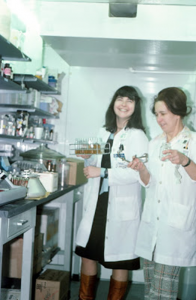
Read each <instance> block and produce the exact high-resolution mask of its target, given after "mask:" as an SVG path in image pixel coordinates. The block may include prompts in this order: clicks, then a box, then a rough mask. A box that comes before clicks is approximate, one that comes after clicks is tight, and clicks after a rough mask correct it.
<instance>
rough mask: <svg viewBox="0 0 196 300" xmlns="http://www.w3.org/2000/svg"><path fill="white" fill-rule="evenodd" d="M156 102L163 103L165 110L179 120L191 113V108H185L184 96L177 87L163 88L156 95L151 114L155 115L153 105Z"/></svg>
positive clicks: (185, 99)
mask: <svg viewBox="0 0 196 300" xmlns="http://www.w3.org/2000/svg"><path fill="white" fill-rule="evenodd" d="M158 101H163V102H165V104H166V106H167V108H168V109H169V110H170V111H171V112H172V114H174V115H178V116H180V117H181V118H184V117H185V116H188V115H189V114H190V113H191V111H192V108H191V107H190V106H187V97H186V94H185V93H184V92H183V91H182V90H181V89H179V88H177V87H169V88H165V89H163V90H161V91H160V92H159V93H158V96H156V97H155V98H154V103H153V107H152V113H153V114H155V104H156V103H157V102H158Z"/></svg>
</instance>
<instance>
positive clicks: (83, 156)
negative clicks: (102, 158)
mask: <svg viewBox="0 0 196 300" xmlns="http://www.w3.org/2000/svg"><path fill="white" fill-rule="evenodd" d="M76 156H77V157H82V158H84V159H88V158H90V157H91V155H89V154H84V155H83V154H77V155H76Z"/></svg>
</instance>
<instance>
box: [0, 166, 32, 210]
mask: <svg viewBox="0 0 196 300" xmlns="http://www.w3.org/2000/svg"><path fill="white" fill-rule="evenodd" d="M0 171H1V173H0V206H2V205H4V204H7V203H9V202H12V201H15V200H18V199H22V198H25V197H26V194H27V188H26V187H24V186H17V185H14V184H13V183H12V182H11V181H10V180H9V179H8V178H7V175H6V174H5V173H4V172H3V171H2V170H0Z"/></svg>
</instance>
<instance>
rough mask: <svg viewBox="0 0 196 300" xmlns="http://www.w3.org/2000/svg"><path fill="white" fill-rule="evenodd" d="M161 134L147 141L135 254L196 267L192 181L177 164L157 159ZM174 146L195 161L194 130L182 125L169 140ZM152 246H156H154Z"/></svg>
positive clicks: (195, 189)
mask: <svg viewBox="0 0 196 300" xmlns="http://www.w3.org/2000/svg"><path fill="white" fill-rule="evenodd" d="M165 140H166V137H165V134H162V135H159V136H158V137H157V138H155V139H154V140H152V141H151V142H150V143H149V171H150V172H151V180H150V183H149V185H148V186H147V188H146V200H145V204H144V210H143V213H142V221H141V224H140V229H139V233H138V240H137V246H136V253H137V255H139V256H141V257H144V258H146V259H148V260H152V255H153V251H154V249H155V255H154V260H155V262H157V263H161V264H166V265H171V266H182V267H183V266H184V267H186V266H196V182H195V181H193V180H192V179H191V178H190V177H189V175H188V174H187V173H186V171H185V169H184V168H183V167H182V166H181V165H180V166H179V169H178V172H177V169H176V167H177V165H174V164H172V163H171V162H170V161H168V162H163V161H161V160H160V159H159V150H160V147H161V145H162V143H163V142H165ZM171 148H172V149H176V150H178V151H180V152H182V153H184V154H185V155H187V156H188V157H190V158H191V159H192V160H193V161H194V162H196V133H195V132H191V131H190V130H189V129H188V128H187V127H185V128H184V129H183V130H182V132H181V133H180V134H179V135H178V136H177V137H176V138H174V139H173V140H172V141H171ZM155 245H156V248H155Z"/></svg>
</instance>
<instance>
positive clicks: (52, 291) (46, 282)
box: [35, 269, 70, 300]
mask: <svg viewBox="0 0 196 300" xmlns="http://www.w3.org/2000/svg"><path fill="white" fill-rule="evenodd" d="M69 291H70V272H67V271H59V270H50V269H48V270H46V271H45V272H44V273H43V274H41V275H40V276H39V277H38V278H37V279H36V283H35V300H43V299H52V300H64V299H68V294H69Z"/></svg>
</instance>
